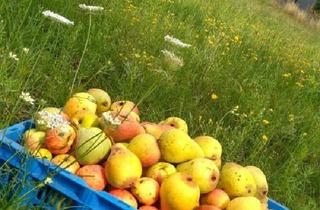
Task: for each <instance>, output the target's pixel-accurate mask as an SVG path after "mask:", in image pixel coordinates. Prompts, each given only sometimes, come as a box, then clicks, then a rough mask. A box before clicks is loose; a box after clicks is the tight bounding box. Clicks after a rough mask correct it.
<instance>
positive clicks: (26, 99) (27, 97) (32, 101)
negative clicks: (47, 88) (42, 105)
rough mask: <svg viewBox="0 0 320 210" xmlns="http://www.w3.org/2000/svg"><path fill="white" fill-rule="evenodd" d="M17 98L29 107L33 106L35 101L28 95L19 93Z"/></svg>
mask: <svg viewBox="0 0 320 210" xmlns="http://www.w3.org/2000/svg"><path fill="white" fill-rule="evenodd" d="M19 98H21V99H22V100H24V101H25V102H27V103H29V104H31V105H34V102H35V99H33V98H32V97H31V95H30V93H27V92H21V95H20V96H19Z"/></svg>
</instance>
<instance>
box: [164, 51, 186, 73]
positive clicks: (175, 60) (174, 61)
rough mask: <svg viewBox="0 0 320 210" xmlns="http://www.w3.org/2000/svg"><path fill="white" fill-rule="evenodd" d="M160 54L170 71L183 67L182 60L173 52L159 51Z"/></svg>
mask: <svg viewBox="0 0 320 210" xmlns="http://www.w3.org/2000/svg"><path fill="white" fill-rule="evenodd" d="M161 52H162V54H163V55H164V62H165V63H166V64H167V65H168V66H169V67H171V68H172V69H176V68H179V67H182V66H183V65H184V63H183V60H182V59H181V58H179V57H178V56H176V54H174V53H173V52H170V51H168V50H161Z"/></svg>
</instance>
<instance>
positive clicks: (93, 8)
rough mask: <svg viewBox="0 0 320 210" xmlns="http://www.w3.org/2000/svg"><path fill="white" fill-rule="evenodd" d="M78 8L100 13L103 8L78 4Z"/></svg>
mask: <svg viewBox="0 0 320 210" xmlns="http://www.w3.org/2000/svg"><path fill="white" fill-rule="evenodd" d="M79 7H80V8H81V9H83V10H89V11H102V10H104V8H103V7H100V6H92V5H86V4H79Z"/></svg>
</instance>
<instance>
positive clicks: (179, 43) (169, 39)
mask: <svg viewBox="0 0 320 210" xmlns="http://www.w3.org/2000/svg"><path fill="white" fill-rule="evenodd" d="M164 40H165V41H167V42H169V43H171V44H173V45H176V46H178V47H182V48H189V47H191V45H190V44H186V43H184V42H182V41H181V40H179V39H177V38H174V37H172V36H170V35H166V36H165V37H164Z"/></svg>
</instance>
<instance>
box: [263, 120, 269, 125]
mask: <svg viewBox="0 0 320 210" xmlns="http://www.w3.org/2000/svg"><path fill="white" fill-rule="evenodd" d="M262 124H264V125H269V124H270V122H269V121H268V120H266V119H264V120H262Z"/></svg>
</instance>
